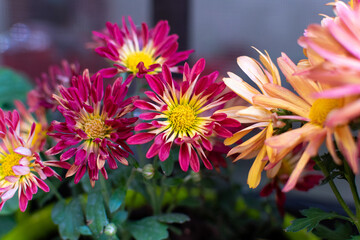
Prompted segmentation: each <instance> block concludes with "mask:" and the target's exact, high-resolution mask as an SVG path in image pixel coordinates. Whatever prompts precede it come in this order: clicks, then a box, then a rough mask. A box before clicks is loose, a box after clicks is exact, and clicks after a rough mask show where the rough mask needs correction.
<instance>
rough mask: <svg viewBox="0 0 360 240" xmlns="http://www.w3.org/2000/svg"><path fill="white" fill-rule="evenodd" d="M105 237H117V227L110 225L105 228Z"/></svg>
mask: <svg viewBox="0 0 360 240" xmlns="http://www.w3.org/2000/svg"><path fill="white" fill-rule="evenodd" d="M104 232H105V235H107V236H115V234H116V226H115V224H113V223H109V224H108V225H106V226H105V231H104Z"/></svg>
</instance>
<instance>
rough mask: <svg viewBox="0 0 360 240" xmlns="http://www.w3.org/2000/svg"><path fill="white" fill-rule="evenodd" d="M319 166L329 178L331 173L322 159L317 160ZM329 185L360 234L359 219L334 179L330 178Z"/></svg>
mask: <svg viewBox="0 0 360 240" xmlns="http://www.w3.org/2000/svg"><path fill="white" fill-rule="evenodd" d="M315 161H316V163H317V165H318V166H319V167H320V169H321V171H322V172H323V173H324V176H325V178H329V175H330V173H329V171H328V170H327V168H326V166H325V165H324V163H323V162H322V161H321V160H320V159H315ZM329 185H330V187H331V190H332V191H333V192H334V194H335V197H336V199H337V200H338V202H339V203H340V205H341V207H342V208H343V209H344V211H345V212H346V213H347V215H348V216H349V217H350V218H351V219H352V221H353V223H354V224H355V226H356V228H357V229H358V231H359V233H360V224H359V220H358V218H357V217H356V216H355V215H354V213H353V212H352V211H351V210H350V208H349V207H348V206H347V204H346V202H345V201H344V199H343V198H342V196H341V194H340V192H339V190H338V188H337V187H336V185H335V183H334V181H333V179H331V178H329Z"/></svg>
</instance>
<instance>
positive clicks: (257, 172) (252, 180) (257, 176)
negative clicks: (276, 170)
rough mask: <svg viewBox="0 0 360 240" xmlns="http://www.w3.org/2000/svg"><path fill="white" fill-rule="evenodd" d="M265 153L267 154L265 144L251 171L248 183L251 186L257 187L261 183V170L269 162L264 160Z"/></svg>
mask: <svg viewBox="0 0 360 240" xmlns="http://www.w3.org/2000/svg"><path fill="white" fill-rule="evenodd" d="M265 155H266V148H265V146H263V147H262V148H261V150H260V152H259V154H258V155H257V157H256V159H255V161H254V163H253V165H252V166H251V168H250V171H249V175H248V179H247V184H248V185H249V187H250V188H256V187H257V186H258V185H259V183H260V180H261V172H262V170H263V169H264V167H265V165H266V163H267V161H263V159H264V157H265Z"/></svg>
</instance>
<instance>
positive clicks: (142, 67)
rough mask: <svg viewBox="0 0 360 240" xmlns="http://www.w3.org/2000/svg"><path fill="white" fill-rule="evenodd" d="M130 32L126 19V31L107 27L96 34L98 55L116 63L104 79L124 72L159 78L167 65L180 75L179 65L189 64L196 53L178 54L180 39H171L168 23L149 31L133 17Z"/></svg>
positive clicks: (106, 72)
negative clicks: (163, 66) (187, 60)
mask: <svg viewBox="0 0 360 240" xmlns="http://www.w3.org/2000/svg"><path fill="white" fill-rule="evenodd" d="M128 19H129V23H130V29H129V28H128V27H127V24H126V21H125V17H123V20H122V27H121V28H119V27H118V25H117V24H116V23H115V24H112V23H110V22H107V23H106V30H104V31H103V32H93V34H94V36H95V41H96V43H95V45H97V46H99V47H97V48H96V49H95V51H96V52H97V53H98V54H99V55H100V56H102V57H105V58H108V59H110V60H111V61H114V67H113V68H107V69H103V70H102V71H101V72H102V74H103V75H104V77H105V76H106V77H113V76H114V75H116V74H117V73H120V72H129V73H132V74H133V75H137V76H138V77H142V76H143V75H144V74H155V73H159V72H160V71H161V66H162V65H163V64H166V65H168V67H170V69H171V71H172V72H179V70H180V69H179V67H177V66H176V65H177V64H178V63H179V62H182V61H184V60H186V59H187V58H188V57H189V55H190V54H191V53H192V52H193V50H188V51H182V52H177V50H178V42H177V39H178V36H177V35H176V34H172V35H169V31H170V27H169V24H168V22H167V21H159V22H158V24H157V25H156V26H155V28H153V29H150V30H149V29H148V26H147V24H146V23H142V24H141V29H137V28H136V26H135V24H134V22H133V21H132V19H131V18H130V17H129V18H128Z"/></svg>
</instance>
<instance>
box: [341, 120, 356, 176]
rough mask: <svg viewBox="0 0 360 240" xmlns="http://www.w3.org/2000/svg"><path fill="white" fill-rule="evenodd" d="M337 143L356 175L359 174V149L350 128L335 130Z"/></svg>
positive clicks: (344, 127) (345, 126)
mask: <svg viewBox="0 0 360 240" xmlns="http://www.w3.org/2000/svg"><path fill="white" fill-rule="evenodd" d="M335 141H336V143H337V145H338V147H339V149H340V151H341V152H342V153H343V154H344V156H345V158H346V160H347V161H348V163H349V165H350V167H351V169H352V170H353V172H354V173H355V174H357V173H358V172H359V161H358V148H357V146H356V144H355V142H354V138H353V136H352V134H351V130H350V127H349V126H347V125H344V126H341V127H337V128H335Z"/></svg>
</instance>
